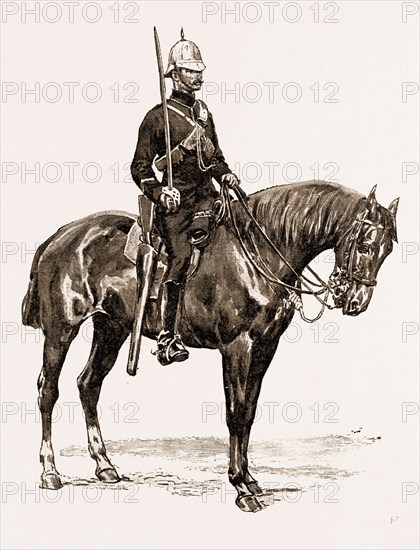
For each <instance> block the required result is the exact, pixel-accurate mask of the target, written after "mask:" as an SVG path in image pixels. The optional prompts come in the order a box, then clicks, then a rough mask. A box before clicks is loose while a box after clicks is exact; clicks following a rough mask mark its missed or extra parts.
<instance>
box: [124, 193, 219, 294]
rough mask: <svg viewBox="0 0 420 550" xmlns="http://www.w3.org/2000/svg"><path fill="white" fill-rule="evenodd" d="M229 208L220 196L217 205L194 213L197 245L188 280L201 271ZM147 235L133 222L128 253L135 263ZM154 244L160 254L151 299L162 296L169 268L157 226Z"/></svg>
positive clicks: (193, 238)
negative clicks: (200, 266)
mask: <svg viewBox="0 0 420 550" xmlns="http://www.w3.org/2000/svg"><path fill="white" fill-rule="evenodd" d="M224 215H225V208H224V205H223V203H222V201H221V200H219V199H216V201H215V202H214V203H213V208H212V209H210V210H201V211H199V212H196V213H195V214H194V215H193V219H192V222H191V225H190V228H189V240H190V243H191V244H192V245H193V253H192V255H191V261H190V266H189V268H188V272H187V280H189V279H192V278H193V277H194V276H195V274H196V273H197V271H198V268H199V265H200V258H201V253H202V251H203V250H204V248H206V246H208V244H209V243H210V242H211V241H212V238H213V235H214V232H215V230H216V227H217V226H218V225H220V224H221V223H222V222H223V219H224ZM142 235H143V229H142V227H141V225H140V224H139V223H133V225H132V227H131V229H130V231H129V232H128V234H127V240H126V243H125V247H124V256H125V257H126V258H127V260H129V261H130V262H131V263H132V264H134V265H136V263H137V255H138V251H139V241H140V239H141V237H142ZM151 240H152V244H153V248H154V249H155V251H156V254H157V261H156V270H155V273H154V278H153V281H152V283H151V286H150V291H149V298H151V299H156V300H157V299H158V296H159V289H160V286H161V283H162V282H163V278H164V275H165V272H166V269H167V254H166V252H165V247H164V245H163V243H162V240H161V238H160V236H159V232H158V230H157V229H156V227H153V230H152V239H151Z"/></svg>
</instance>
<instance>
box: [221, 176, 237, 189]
mask: <svg viewBox="0 0 420 550" xmlns="http://www.w3.org/2000/svg"><path fill="white" fill-rule="evenodd" d="M222 183H226V185H227V186H228V187H230V189H233V188H234V187H237V186H238V185H239V180H238V178H237V177H236V176H235V174H231V173H229V174H223V176H222Z"/></svg>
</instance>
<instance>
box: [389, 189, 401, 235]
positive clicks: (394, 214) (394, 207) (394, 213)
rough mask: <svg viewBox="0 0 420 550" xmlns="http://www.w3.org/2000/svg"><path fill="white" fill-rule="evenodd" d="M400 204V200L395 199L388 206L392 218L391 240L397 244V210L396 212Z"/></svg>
mask: <svg viewBox="0 0 420 550" xmlns="http://www.w3.org/2000/svg"><path fill="white" fill-rule="evenodd" d="M399 202H400V198H399V197H398V199H395V200H394V201H392V202H391V204H390V205H389V206H388V210H389V212H390V213H391V216H392V238H393V239H394V241H395V242H398V236H397V210H398V203H399Z"/></svg>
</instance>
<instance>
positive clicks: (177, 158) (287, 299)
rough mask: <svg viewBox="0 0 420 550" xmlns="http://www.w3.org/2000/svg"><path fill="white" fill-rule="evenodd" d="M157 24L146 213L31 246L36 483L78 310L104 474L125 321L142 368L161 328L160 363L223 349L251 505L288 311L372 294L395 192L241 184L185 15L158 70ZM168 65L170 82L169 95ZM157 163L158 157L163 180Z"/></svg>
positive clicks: (354, 303) (90, 222)
mask: <svg viewBox="0 0 420 550" xmlns="http://www.w3.org/2000/svg"><path fill="white" fill-rule="evenodd" d="M155 40H156V50H157V57H158V65H159V76H160V89H161V93H162V103H161V104H159V105H158V106H157V107H155V108H154V109H152V110H151V111H149V113H148V114H147V115H146V117H145V119H144V121H143V122H142V125H141V126H140V130H139V140H138V144H137V148H136V152H135V156H134V160H133V163H132V165H131V172H132V175H133V179H134V181H135V182H136V184H137V185H138V186H139V187H140V189H141V191H143V192H144V195H142V196H140V198H139V206H140V216H139V217H138V218H137V217H136V216H135V215H130V214H127V213H122V212H104V213H96V214H93V215H91V216H89V217H87V218H85V219H82V220H77V221H75V222H72V223H70V224H68V225H66V226H64V227H62V228H61V229H59V230H58V231H57V233H56V234H55V235H53V236H52V237H50V238H49V239H48V240H47V241H46V242H45V243H44V244H42V245H41V246H40V248H39V249H38V250H37V253H36V255H35V258H34V262H33V265H32V269H31V281H30V284H29V289H28V293H27V295H26V297H25V299H24V303H23V323H24V324H25V325H30V326H32V327H34V328H42V331H43V333H44V335H45V344H44V360H43V366H42V371H41V374H40V377H39V380H38V388H39V407H40V410H41V414H42V432H43V439H42V447H41V454H40V458H41V463H42V466H43V473H42V478H41V480H42V487H44V488H47V489H59V488H61V486H62V485H61V481H60V476H59V474H58V472H57V469H56V466H55V460H54V453H53V448H52V442H51V417H52V411H53V407H54V405H55V403H56V400H57V398H58V379H59V376H60V371H61V369H62V367H63V364H64V361H65V358H66V354H67V352H68V349H69V347H70V345H71V343H72V341H73V339H74V338H75V336H76V335H77V333H78V331H79V329H80V326H81V324H82V323H83V321H85V320H86V319H87V318H89V317H93V323H94V337H93V342H92V350H91V353H90V357H89V359H88V362H87V364H86V367H85V368H84V370H83V372H82V373H81V374H80V376H79V378H78V380H77V384H78V387H79V392H80V399H81V402H82V406H83V410H84V414H85V418H86V426H87V433H88V441H89V452H90V454H91V456H92V458H93V459H94V460H95V462H96V471H95V473H96V476H97V477H98V479H99V480H100V481H102V482H105V483H115V482H118V481H119V480H120V478H119V475H118V473H117V471H116V470H115V468H114V466H113V465H112V464H111V462H110V460H109V458H108V456H107V451H106V448H105V445H104V442H103V440H102V436H101V430H100V427H99V420H98V415H97V404H98V400H99V396H100V392H101V387H102V383H103V380H104V378H105V377H106V375H107V374H108V373H109V371H110V370H111V369H112V367H113V365H114V363H115V361H116V359H117V356H118V353H119V350H120V348H121V346H122V344H123V343H124V341H125V340H126V338H127V337H128V335H129V334H130V332H131V333H132V336H131V346H130V356H129V362H128V366H127V370H128V373H129V374H131V375H135V374H136V369H137V362H138V358H139V351H140V338H141V334H142V333H143V334H144V335H145V336H148V337H150V338H153V339H156V340H157V350H156V351H155V354H156V357H157V359H158V361H159V362H160V363H161V364H162V365H165V366H167V365H170V364H172V363H174V362H181V361H185V360H186V359H188V351H187V347H196V348H197V347H198V348H201V347H203V348H209V349H217V350H219V351H220V353H221V355H222V362H223V384H224V390H225V397H226V423H227V426H228V429H229V435H230V452H229V456H230V459H229V481H230V483H231V484H232V485H233V486H234V487H235V489H236V491H237V493H238V496H237V498H236V504H237V505H238V506H239V508H240V509H241V510H243V511H246V512H256V511H259V510H261V509H262V508H263V507H264V504H263V502H264V501H263V499H262V498H261V495H263V494H264V492H263V490H262V489H261V488H260V486H259V485H258V482H257V481H256V479H255V478H254V477H253V476H252V474H251V473H250V472H249V469H248V444H249V440H250V432H251V427H252V424H253V421H254V416H255V411H256V406H257V401H258V396H259V394H260V389H261V384H262V381H263V377H264V374H265V372H266V370H267V369H268V367H269V365H270V362H271V360H272V358H273V356H274V354H275V352H276V350H277V345H278V343H279V339H280V337H281V335H282V334H283V332H284V331H285V330H286V329H287V327H288V325H289V324H290V322H291V321H292V318H293V315H294V314H295V313H296V311H298V312H299V313H300V315H301V317H302V319H304V320H305V321H308V322H311V320H308V319H307V318H306V317H305V313H304V311H303V303H302V300H301V295H302V294H309V295H311V296H312V297H313V298H314V299H316V300H317V301H318V302H319V303H320V305H321V308H322V310H321V312H320V314H319V315H318V316H317V317H316V319H314V320H317V319H318V318H319V317H320V316H321V315H322V311H323V310H324V309H325V307H327V308H330V309H332V308H338V309H341V310H342V313H343V314H344V315H352V316H356V315H359V314H360V313H362V312H363V311H365V310H366V309H367V307H368V306H369V303H370V300H371V297H372V294H373V291H374V288H375V285H376V283H377V276H378V272H379V269H380V267H381V265H382V263H383V261H384V260H385V258H386V257H387V256H388V255H389V254H390V252H391V251H392V247H393V241H397V229H396V214H397V207H398V199H395V200H394V201H392V202H391V203H390V205H389V207H388V208H384V207H383V206H381V205H380V204H379V203H378V202H377V200H376V196H375V191H376V186H375V187H374V188H373V189H372V190H371V191H370V193H369V194H368V197H364V196H363V195H361V194H360V193H358V192H356V191H353V190H350V189H348V188H346V187H344V186H340V185H338V184H333V183H330V182H327V181H308V182H302V183H297V184H292V185H283V186H276V187H272V188H268V189H265V190H262V191H259V192H257V193H254V194H253V195H251V196H246V194H245V193H244V192H243V191H242V190H241V188H240V187H239V181H238V179H237V177H236V176H235V175H234V174H233V173H232V172H231V171H230V169H229V166H228V164H227V163H226V161H225V158H224V156H223V153H222V151H221V149H220V147H219V144H218V140H217V136H216V131H215V126H214V121H213V118H212V116H211V114H210V113H209V110H208V107H207V105H206V104H204V103H203V102H202V101H200V100H196V99H195V95H194V92H195V91H197V90H199V89H200V86H201V80H202V73H203V71H204V69H205V65H204V63H203V60H202V58H201V53H200V50H199V49H198V47H197V46H196V44H195V43H193V42H191V41H189V40H186V39H185V38H184V34H183V31H182V30H181V40H180V41H179V42H177V43H176V44H175V45H174V46H173V48H172V49H171V51H170V53H169V61H168V67H167V69H166V71H165V72H164V71H163V66H162V60H161V53H160V45H159V38H158V35H157V31H156V29H155ZM165 77H166V78H171V79H172V83H173V92H172V95H171V96H170V97H169V99H168V100H166V91H165V84H164V78H165ZM153 164H155V166H156V168H157V169H158V170H160V171H161V172H163V176H162V179H161V181H159V180H158V179H157V177H156V176H155V173H154V171H153ZM212 178H214V179H215V180H216V181H217V182H218V183H219V185H220V187H221V192H220V194H219V193H217V192H216V189H215V187H214V185H213V184H212ZM231 190H232V191H233V192H235V194H236V195H237V200H232V196H231ZM133 241H134V242H133ZM137 243H138V245H137ZM129 249H131V253H132V257H127V250H129ZM327 249H333V250H334V253H335V258H336V260H335V261H336V263H335V267H334V269H333V271H332V273H331V275H330V278H329V280H328V281H327V282H324V281H323V280H322V279H321V278H320V277H319V276H318V275H317V273H316V272H315V271H313V270H312V268H309V269H308V271H309V272H308V274H306V272H305V271H304V270H305V268H307V266H308V264H309V263H310V262H311V261H312V260H314V258H315V257H316V256H318V255H319V254H320V253H322V252H323V251H325V250H327ZM133 264H135V266H136V267H134V265H133ZM159 268H160V269H159ZM152 288H154V289H155V292H151V289H152ZM330 297H331V299H332V301H331V300H329V298H330ZM186 346H187V347H186Z"/></svg>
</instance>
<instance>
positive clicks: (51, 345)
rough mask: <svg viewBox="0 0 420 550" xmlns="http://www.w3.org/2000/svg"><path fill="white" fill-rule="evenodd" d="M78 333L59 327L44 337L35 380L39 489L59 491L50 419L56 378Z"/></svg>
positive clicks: (56, 397) (59, 485) (54, 396)
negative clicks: (39, 434) (40, 469)
mask: <svg viewBox="0 0 420 550" xmlns="http://www.w3.org/2000/svg"><path fill="white" fill-rule="evenodd" d="M76 334H77V329H75V328H68V327H65V328H64V327H62V329H61V330H57V327H55V330H54V332H53V333H51V334H48V332H47V333H46V335H45V343H44V357H43V364H42V370H41V373H40V375H39V378H38V392H39V396H38V406H39V409H40V411H41V418H42V443H41V451H40V461H41V464H42V467H43V472H42V475H41V487H42V488H44V489H60V488H61V486H62V485H61V480H60V475H59V473H58V472H57V469H56V467H55V461H54V451H53V448H52V443H51V418H52V412H53V408H54V405H55V403H56V401H57V399H58V379H59V377H60V373H61V369H62V367H63V363H64V360H65V358H66V355H67V351H68V349H69V346H70V344H71V343H72V341H73V339H74V337H75V336H76Z"/></svg>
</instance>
